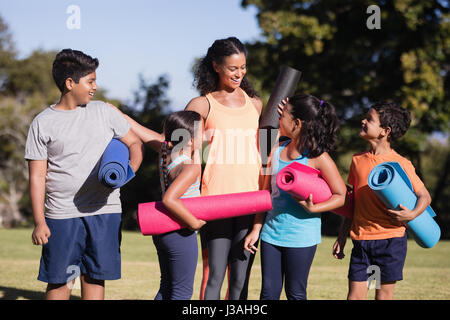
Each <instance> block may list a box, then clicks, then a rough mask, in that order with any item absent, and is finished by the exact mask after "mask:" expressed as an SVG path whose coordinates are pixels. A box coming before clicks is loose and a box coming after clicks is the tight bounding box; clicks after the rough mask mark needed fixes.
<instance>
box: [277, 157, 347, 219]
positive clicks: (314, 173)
mask: <svg viewBox="0 0 450 320" xmlns="http://www.w3.org/2000/svg"><path fill="white" fill-rule="evenodd" d="M277 186H278V188H280V189H281V190H283V191H286V192H287V193H289V194H291V195H293V196H296V197H297V198H300V199H307V198H308V197H309V195H310V194H312V195H313V203H321V202H324V201H327V200H328V199H330V198H331V195H332V193H331V190H330V187H329V186H328V184H327V182H326V181H325V180H324V179H323V178H322V177H321V176H320V171H319V170H316V169H314V168H311V167H308V166H306V165H304V164H301V163H298V162H293V163H291V164H290V165H288V166H287V167H285V168H283V169H282V170H280V172H278V174H277ZM331 212H333V213H335V214H338V215H340V216H343V217H346V218H351V217H352V216H353V193H351V192H347V196H346V199H345V205H344V206H343V207H341V208H338V209H335V210H333V211H331Z"/></svg>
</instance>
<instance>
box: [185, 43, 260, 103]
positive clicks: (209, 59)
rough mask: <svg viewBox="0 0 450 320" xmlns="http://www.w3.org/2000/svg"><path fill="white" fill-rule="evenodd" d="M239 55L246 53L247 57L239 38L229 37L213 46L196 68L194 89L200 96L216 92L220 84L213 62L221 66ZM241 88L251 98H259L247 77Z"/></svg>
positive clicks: (243, 80)
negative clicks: (228, 59) (224, 60)
mask: <svg viewBox="0 0 450 320" xmlns="http://www.w3.org/2000/svg"><path fill="white" fill-rule="evenodd" d="M239 53H244V55H245V57H247V50H246V49H245V46H244V45H243V44H242V42H241V41H239V39H238V38H235V37H229V38H226V39H219V40H216V41H214V43H213V44H212V46H211V47H209V48H208V52H207V53H206V56H204V57H203V58H202V59H200V60H199V62H198V63H197V64H196V65H195V66H194V87H195V88H196V89H197V90H198V92H199V93H200V95H202V96H204V95H206V94H207V93H210V92H213V91H215V90H216V89H217V86H218V84H219V76H218V74H217V72H216V71H215V70H214V68H213V61H214V62H215V63H217V64H221V63H222V62H223V59H224V58H225V57H228V56H231V55H233V54H239ZM240 87H241V88H242V90H244V91H245V93H247V95H248V96H249V97H251V98H253V97H255V96H257V93H256V91H255V90H254V89H253V88H252V86H251V85H250V83H249V82H248V80H247V78H246V76H244V78H243V79H242V81H241V85H240Z"/></svg>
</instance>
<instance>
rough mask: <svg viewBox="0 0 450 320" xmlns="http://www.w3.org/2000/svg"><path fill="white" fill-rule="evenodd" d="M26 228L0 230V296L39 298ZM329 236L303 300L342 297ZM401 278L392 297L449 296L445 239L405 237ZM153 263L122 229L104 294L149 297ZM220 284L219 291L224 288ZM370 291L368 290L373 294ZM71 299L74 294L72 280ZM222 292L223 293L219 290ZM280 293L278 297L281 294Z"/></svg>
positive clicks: (255, 273)
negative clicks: (114, 272)
mask: <svg viewBox="0 0 450 320" xmlns="http://www.w3.org/2000/svg"><path fill="white" fill-rule="evenodd" d="M31 232H32V230H31V229H13V230H5V229H0V243H1V244H2V245H1V246H0V300H1V299H13V300H15V299H33V300H34V299H43V298H44V291H45V287H46V284H45V283H43V282H40V281H38V280H36V278H37V273H38V269H39V259H40V255H41V247H40V246H39V247H38V246H34V245H32V243H31ZM334 240H335V239H334V238H328V237H324V238H323V239H322V243H321V244H320V245H319V246H318V249H317V252H316V256H315V258H314V262H313V265H312V267H311V272H310V276H309V282H308V299H319V300H328V299H333V300H342V299H345V298H346V296H347V270H348V263H349V258H350V251H351V248H352V243H351V241H348V242H347V247H346V249H345V253H346V257H345V258H344V259H343V260H336V259H334V258H333V257H332V256H331V247H332V244H333V243H334ZM403 276H404V280H403V281H400V282H398V283H397V286H396V292H395V299H403V300H417V299H420V300H433V299H437V300H441V299H450V288H449V283H450V241H448V240H447V241H440V242H439V243H438V244H437V245H436V246H435V247H434V248H432V249H422V248H420V247H419V246H418V245H417V244H416V243H415V242H414V241H413V240H410V241H408V255H407V258H406V264H405V268H404V270H403ZM159 277H160V274H159V265H158V259H157V255H156V251H155V247H154V245H153V241H152V238H151V237H144V236H142V235H141V234H140V233H138V232H129V231H124V232H123V238H122V279H120V280H116V281H107V282H106V298H107V299H153V298H154V296H155V295H156V293H157V291H158V287H159ZM200 281H201V257H199V263H198V265H197V274H196V278H195V289H194V295H193V299H198V296H199V287H200ZM260 288H261V268H260V259H259V254H257V257H256V259H255V263H254V266H253V269H252V275H251V279H250V288H249V299H252V300H256V299H258V298H259V291H260ZM225 290H226V288H225V286H224V288H223V290H222V292H223V293H225ZM374 292H375V290H370V291H369V298H370V299H373V297H374ZM72 295H73V298H74V299H77V298H79V297H80V290H79V287H77V285H75V288H74V290H73V291H72ZM222 296H224V294H223V295H222ZM284 298H285V297H284V294H283V295H282V299H284Z"/></svg>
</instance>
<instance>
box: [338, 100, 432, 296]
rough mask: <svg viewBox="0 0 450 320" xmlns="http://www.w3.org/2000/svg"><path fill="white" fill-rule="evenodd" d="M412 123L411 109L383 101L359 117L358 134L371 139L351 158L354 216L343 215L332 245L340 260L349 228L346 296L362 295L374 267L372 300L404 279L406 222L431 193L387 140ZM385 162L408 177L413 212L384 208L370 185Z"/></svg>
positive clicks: (423, 206) (388, 293) (390, 292)
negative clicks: (413, 197)
mask: <svg viewBox="0 0 450 320" xmlns="http://www.w3.org/2000/svg"><path fill="white" fill-rule="evenodd" d="M410 122H411V119H410V115H409V111H407V110H406V109H403V108H401V107H399V106H397V105H396V104H394V103H386V102H381V103H376V104H374V105H372V106H371V108H370V110H369V112H368V113H367V116H366V118H365V119H364V120H362V123H361V131H360V133H359V136H360V137H361V138H363V139H364V140H366V141H367V142H369V144H370V150H369V151H366V152H363V153H359V154H355V155H354V156H353V159H352V164H351V166H350V172H349V176H348V183H349V184H351V185H352V186H353V191H354V214H353V219H345V221H344V223H343V224H342V227H341V230H340V232H339V236H338V239H337V240H336V242H335V244H334V246H333V255H334V257H335V258H338V259H342V258H343V257H344V253H343V252H344V246H345V242H346V239H347V235H348V232H349V230H350V237H351V238H352V241H353V250H352V255H351V259H350V267H349V272H348V279H349V292H348V296H347V299H349V300H354V299H366V297H367V290H368V283H367V280H368V278H369V274H370V273H372V272H373V270H374V269H373V266H376V268H379V270H380V278H381V279H380V280H381V285H380V286H377V290H376V294H375V299H377V300H383V299H392V298H393V296H394V288H395V283H396V281H399V280H402V279H403V274H402V271H403V266H404V264H405V259H406V233H405V229H406V228H405V223H407V222H408V221H411V220H413V219H414V218H415V217H417V216H418V215H419V214H421V213H422V212H423V211H424V210H425V209H426V208H427V207H428V205H429V204H430V203H431V197H430V194H429V193H428V191H427V189H426V188H425V186H424V184H423V182H422V181H421V180H420V178H419V177H418V176H417V175H416V173H415V169H414V167H413V165H412V164H411V162H410V161H409V160H407V159H405V158H404V157H402V156H401V155H399V154H398V153H397V152H395V150H394V149H392V148H391V142H392V141H394V140H397V139H398V138H400V137H401V136H403V135H404V134H405V133H406V131H407V130H408V128H409V125H410ZM386 161H396V162H398V163H400V165H401V166H402V168H403V169H404V170H405V172H406V174H407V175H408V177H409V179H410V181H411V183H412V185H413V189H414V192H415V194H416V196H417V199H418V200H417V203H416V206H415V208H414V209H413V210H409V209H408V208H406V207H404V206H403V205H401V204H400V205H399V207H398V208H396V209H395V210H390V209H388V208H387V207H386V206H385V205H384V204H383V203H382V202H381V200H379V199H378V197H377V196H376V195H375V193H374V192H373V191H372V190H371V189H370V187H369V186H368V183H367V178H368V176H369V173H370V171H371V170H372V169H373V168H374V167H375V166H376V165H378V164H380V163H383V162H386ZM375 270H376V269H375Z"/></svg>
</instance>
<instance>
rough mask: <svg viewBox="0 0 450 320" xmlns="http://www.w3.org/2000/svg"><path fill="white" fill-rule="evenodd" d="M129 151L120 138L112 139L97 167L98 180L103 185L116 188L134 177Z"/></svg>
mask: <svg viewBox="0 0 450 320" xmlns="http://www.w3.org/2000/svg"><path fill="white" fill-rule="evenodd" d="M129 158H130V152H129V150H128V147H127V146H126V145H125V144H124V143H123V142H122V141H120V140H117V139H112V140H111V142H110V143H109V144H108V146H107V147H106V149H105V151H104V152H103V155H102V158H101V160H100V167H99V169H98V180H99V181H100V182H101V183H103V184H104V185H105V186H107V187H110V188H113V189H116V188H120V187H122V186H123V185H125V184H126V183H127V182H128V181H130V180H131V179H132V178H133V177H134V171H133V169H132V168H131V167H130V165H129Z"/></svg>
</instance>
